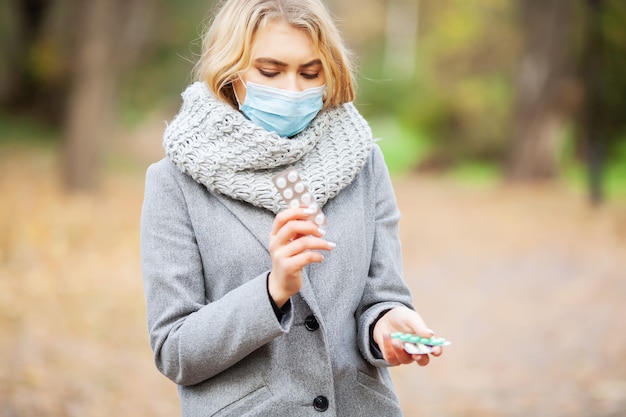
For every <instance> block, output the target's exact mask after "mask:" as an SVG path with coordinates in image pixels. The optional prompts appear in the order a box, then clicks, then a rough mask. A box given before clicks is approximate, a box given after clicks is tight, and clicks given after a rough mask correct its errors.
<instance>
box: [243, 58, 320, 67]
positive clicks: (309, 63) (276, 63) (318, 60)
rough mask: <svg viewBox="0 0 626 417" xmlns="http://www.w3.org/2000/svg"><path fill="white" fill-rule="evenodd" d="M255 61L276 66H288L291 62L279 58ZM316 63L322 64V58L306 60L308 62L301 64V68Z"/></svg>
mask: <svg viewBox="0 0 626 417" xmlns="http://www.w3.org/2000/svg"><path fill="white" fill-rule="evenodd" d="M254 62H255V63H256V64H272V65H276V66H279V67H288V66H289V64H287V63H286V62H282V61H279V60H277V59H274V58H257V59H255V60H254ZM314 65H322V60H320V59H313V60H311V61H309V62H306V63H304V64H302V65H300V67H299V68H307V67H312V66H314Z"/></svg>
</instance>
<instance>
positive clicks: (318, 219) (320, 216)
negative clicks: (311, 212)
mask: <svg viewBox="0 0 626 417" xmlns="http://www.w3.org/2000/svg"><path fill="white" fill-rule="evenodd" d="M324 219H325V217H324V214H323V213H319V214H318V215H317V216H315V224H317V225H318V226H321V225H322V224H324Z"/></svg>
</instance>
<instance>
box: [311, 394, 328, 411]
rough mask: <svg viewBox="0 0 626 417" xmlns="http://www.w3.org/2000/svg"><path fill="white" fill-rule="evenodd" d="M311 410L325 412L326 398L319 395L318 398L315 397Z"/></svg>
mask: <svg viewBox="0 0 626 417" xmlns="http://www.w3.org/2000/svg"><path fill="white" fill-rule="evenodd" d="M313 408H315V410H316V411H326V410H328V398H326V397H324V396H323V395H320V396H319V397H315V399H314V400H313Z"/></svg>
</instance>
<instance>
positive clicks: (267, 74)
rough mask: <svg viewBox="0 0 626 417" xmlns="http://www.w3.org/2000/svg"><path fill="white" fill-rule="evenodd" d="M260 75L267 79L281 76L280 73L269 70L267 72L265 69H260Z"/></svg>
mask: <svg viewBox="0 0 626 417" xmlns="http://www.w3.org/2000/svg"><path fill="white" fill-rule="evenodd" d="M259 73H260V74H261V75H262V76H264V77H267V78H274V77H276V76H277V75H278V74H279V72H278V71H268V70H265V69H262V68H259Z"/></svg>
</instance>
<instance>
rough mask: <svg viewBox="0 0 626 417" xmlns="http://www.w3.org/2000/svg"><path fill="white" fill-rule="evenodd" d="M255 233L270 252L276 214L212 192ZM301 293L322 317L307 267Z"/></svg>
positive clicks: (304, 270) (303, 274)
mask: <svg viewBox="0 0 626 417" xmlns="http://www.w3.org/2000/svg"><path fill="white" fill-rule="evenodd" d="M211 194H213V195H214V196H215V198H217V199H218V201H219V202H220V203H222V204H223V205H224V207H226V208H227V209H228V211H230V212H231V213H232V214H233V215H234V216H235V217H236V218H237V219H238V220H239V221H240V222H241V223H242V224H243V225H244V226H245V227H246V229H248V231H250V233H252V234H253V235H254V237H255V238H256V239H257V240H258V241H259V243H260V244H261V245H262V246H263V247H264V248H265V250H267V252H268V254H269V237H270V232H271V231H272V224H273V223H274V214H273V213H272V212H271V211H269V210H266V209H263V208H259V207H255V206H253V205H251V204H249V203H246V202H243V201H238V200H233V199H232V198H229V197H226V196H224V195H222V194H218V193H211ZM300 295H301V296H302V298H303V299H304V301H305V302H306V303H307V304H308V305H309V307H310V308H311V310H312V311H313V313H314V314H315V315H316V316H317V317H320V314H319V313H320V311H319V307H318V305H317V300H316V298H315V293H314V292H313V288H312V286H311V282H310V281H309V277H308V274H307V268H304V269H303V271H302V288H301V289H300Z"/></svg>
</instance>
